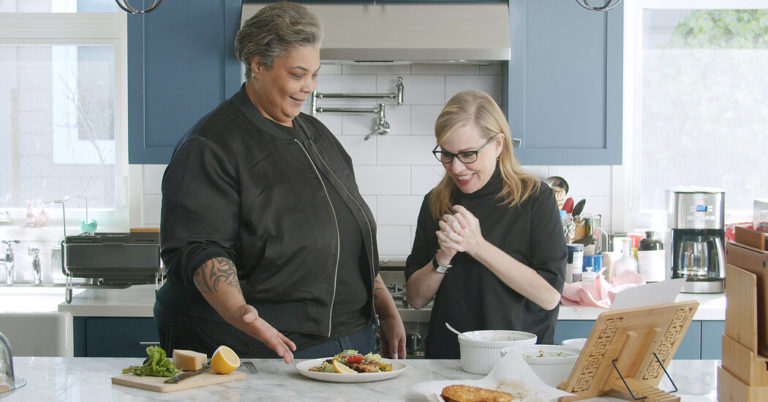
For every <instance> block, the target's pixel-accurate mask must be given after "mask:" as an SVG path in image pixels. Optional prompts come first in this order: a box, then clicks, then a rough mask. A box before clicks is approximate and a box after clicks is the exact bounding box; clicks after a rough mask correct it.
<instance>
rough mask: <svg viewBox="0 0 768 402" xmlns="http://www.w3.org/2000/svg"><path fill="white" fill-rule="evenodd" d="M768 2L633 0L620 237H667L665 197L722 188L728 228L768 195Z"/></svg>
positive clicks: (618, 178)
mask: <svg viewBox="0 0 768 402" xmlns="http://www.w3.org/2000/svg"><path fill="white" fill-rule="evenodd" d="M766 7H767V5H766V2H765V1H759V0H734V1H723V0H720V1H714V0H710V1H701V0H695V1H694V0H636V1H629V2H625V5H624V12H625V19H624V22H625V23H624V30H625V32H624V35H625V40H624V44H625V47H624V58H625V59H624V130H623V135H624V147H623V149H624V151H623V152H624V154H623V161H624V162H623V165H622V166H620V167H615V168H614V175H613V177H614V179H613V180H614V181H613V211H614V225H613V227H614V228H615V229H617V230H634V229H639V228H652V229H656V230H660V231H662V232H663V231H665V230H666V228H667V223H666V198H665V190H666V189H669V188H673V187H675V186H680V185H685V186H699V187H716V188H720V189H723V190H724V191H725V207H726V223H734V222H745V221H748V222H751V220H752V217H751V215H752V202H753V200H754V199H756V198H765V197H766V196H767V195H768V175H766V174H765V168H764V167H765V160H766V159H765V158H766V150H768V135H766V133H768V90H766V88H768V74H766V73H765V72H766V71H768V8H766Z"/></svg>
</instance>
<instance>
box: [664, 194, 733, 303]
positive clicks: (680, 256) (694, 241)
mask: <svg viewBox="0 0 768 402" xmlns="http://www.w3.org/2000/svg"><path fill="white" fill-rule="evenodd" d="M667 197H668V198H667V206H668V215H669V216H668V219H669V222H670V230H671V234H670V243H671V247H670V248H668V250H670V254H671V258H672V264H671V265H672V278H673V279H674V278H685V279H686V281H685V284H684V285H683V289H682V291H683V292H685V293H722V292H723V290H724V288H725V262H724V254H723V243H724V240H725V192H723V191H721V190H718V189H675V190H669V191H668V192H667Z"/></svg>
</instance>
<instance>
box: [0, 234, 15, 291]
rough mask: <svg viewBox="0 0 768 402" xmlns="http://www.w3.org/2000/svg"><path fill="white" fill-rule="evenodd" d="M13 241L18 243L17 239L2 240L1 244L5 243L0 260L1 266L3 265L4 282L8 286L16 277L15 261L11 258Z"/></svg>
mask: <svg viewBox="0 0 768 402" xmlns="http://www.w3.org/2000/svg"><path fill="white" fill-rule="evenodd" d="M13 243H19V241H18V240H3V245H5V247H6V248H5V256H4V258H2V259H0V262H2V263H3V266H4V267H5V284H6V285H8V286H11V285H13V280H14V279H15V278H16V274H15V270H14V265H15V261H14V258H13Z"/></svg>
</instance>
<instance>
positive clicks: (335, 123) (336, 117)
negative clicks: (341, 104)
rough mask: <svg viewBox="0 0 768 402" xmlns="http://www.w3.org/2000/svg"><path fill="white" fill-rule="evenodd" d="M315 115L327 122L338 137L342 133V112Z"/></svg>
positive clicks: (326, 124) (329, 128) (324, 122)
mask: <svg viewBox="0 0 768 402" xmlns="http://www.w3.org/2000/svg"><path fill="white" fill-rule="evenodd" d="M305 113H309V112H308V111H307V112H305ZM315 117H317V119H318V120H320V121H321V122H322V123H323V124H325V126H326V127H328V130H331V132H332V133H333V135H335V136H337V137H338V136H340V135H342V124H341V113H318V114H317V116H315Z"/></svg>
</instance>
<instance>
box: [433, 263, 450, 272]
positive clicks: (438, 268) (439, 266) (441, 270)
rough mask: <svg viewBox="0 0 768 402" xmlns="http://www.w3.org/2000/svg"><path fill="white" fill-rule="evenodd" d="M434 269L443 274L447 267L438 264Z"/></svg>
mask: <svg viewBox="0 0 768 402" xmlns="http://www.w3.org/2000/svg"><path fill="white" fill-rule="evenodd" d="M435 271H437V272H439V273H441V274H444V273H446V272H448V267H444V266H442V265H438V266H437V269H435Z"/></svg>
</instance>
